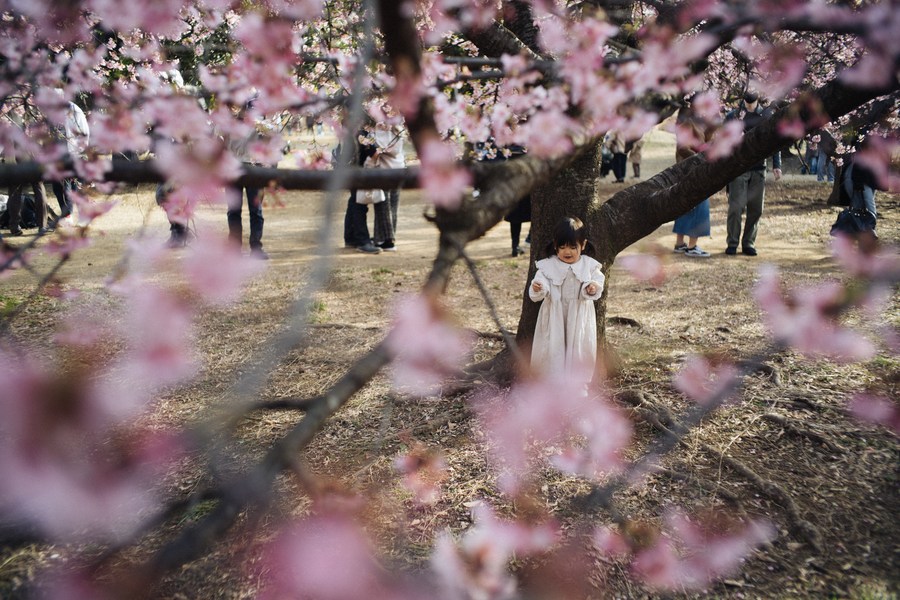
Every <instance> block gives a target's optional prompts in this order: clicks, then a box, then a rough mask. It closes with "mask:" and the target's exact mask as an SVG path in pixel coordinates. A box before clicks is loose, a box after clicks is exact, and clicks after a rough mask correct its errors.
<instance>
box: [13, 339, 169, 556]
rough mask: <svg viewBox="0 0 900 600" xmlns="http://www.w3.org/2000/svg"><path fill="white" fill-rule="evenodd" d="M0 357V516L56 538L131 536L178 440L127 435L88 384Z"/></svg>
mask: <svg viewBox="0 0 900 600" xmlns="http://www.w3.org/2000/svg"><path fill="white" fill-rule="evenodd" d="M2 358H3V360H2V361H0V377H2V378H3V381H4V382H5V386H4V395H3V396H2V397H0V479H2V480H3V482H4V485H3V487H2V488H0V512H2V513H4V515H5V517H6V518H7V519H14V520H24V521H27V522H30V523H33V524H35V525H37V526H38V527H40V529H41V530H42V531H44V532H45V533H47V534H48V535H49V536H51V537H52V538H54V539H62V540H73V539H96V540H119V539H122V538H124V537H126V536H128V535H130V534H131V533H132V532H133V531H134V530H135V528H136V527H137V526H138V525H139V524H140V522H141V521H142V520H143V519H145V518H148V517H149V516H151V514H152V512H153V511H154V510H155V507H156V504H157V502H158V498H157V495H156V494H155V492H154V487H155V483H156V481H157V480H158V478H159V476H160V474H161V472H162V471H163V470H164V469H165V468H166V466H167V465H168V464H171V462H172V460H173V459H174V458H175V457H176V456H177V455H178V454H179V453H180V446H178V445H177V444H173V443H172V442H173V441H174V439H175V438H172V437H166V438H165V439H163V438H159V437H158V436H156V435H155V434H154V435H138V436H134V435H132V436H130V437H129V436H125V435H124V434H125V433H126V431H124V430H123V429H122V428H121V427H120V426H119V421H118V418H117V417H116V415H112V414H110V413H109V412H108V411H107V407H106V405H105V403H104V402H102V401H100V400H99V398H98V396H97V395H96V394H94V393H92V386H91V385H88V384H87V382H85V381H83V380H81V379H79V378H77V377H72V378H59V376H58V375H57V374H56V373H54V372H53V371H52V370H51V369H49V368H47V366H46V365H43V364H40V363H37V362H36V361H35V360H34V359H31V358H29V357H22V356H17V357H12V356H10V355H9V354H4V355H3V356H2ZM113 431H115V432H116V443H111V442H110V439H109V438H110V437H111V435H112V432H113Z"/></svg>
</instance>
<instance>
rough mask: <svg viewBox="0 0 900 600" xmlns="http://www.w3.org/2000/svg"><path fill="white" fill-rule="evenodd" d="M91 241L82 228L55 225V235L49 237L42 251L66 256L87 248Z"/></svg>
mask: <svg viewBox="0 0 900 600" xmlns="http://www.w3.org/2000/svg"><path fill="white" fill-rule="evenodd" d="M92 243H93V242H92V241H91V238H89V237H88V236H87V234H86V233H85V230H83V229H80V228H78V229H73V228H71V227H59V226H57V228H56V235H54V236H53V237H52V238H50V241H49V242H47V245H46V246H44V252H46V253H47V254H53V255H56V256H59V257H60V258H68V257H69V256H70V255H71V254H72V253H73V252H75V251H76V250H81V249H82V248H87V247H88V246H90V245H91V244H92Z"/></svg>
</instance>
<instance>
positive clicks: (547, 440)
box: [476, 375, 631, 494]
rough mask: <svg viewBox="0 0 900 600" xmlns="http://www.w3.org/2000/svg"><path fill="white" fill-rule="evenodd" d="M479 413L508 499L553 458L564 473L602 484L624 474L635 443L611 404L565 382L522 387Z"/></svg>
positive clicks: (552, 378)
mask: <svg viewBox="0 0 900 600" xmlns="http://www.w3.org/2000/svg"><path fill="white" fill-rule="evenodd" d="M578 381H584V379H579V380H578ZM476 408H477V409H478V410H479V412H480V415H481V420H482V422H483V423H484V427H485V430H486V431H487V432H488V433H489V435H490V439H491V440H492V447H491V457H492V462H493V463H494V467H495V468H496V469H497V470H498V471H499V485H500V488H501V489H502V490H503V491H504V492H506V493H509V494H516V493H518V492H519V491H520V490H521V488H522V485H523V483H524V482H525V481H526V480H527V478H528V475H529V472H530V471H531V470H532V469H535V468H537V467H538V466H539V464H538V463H537V462H536V461H537V459H539V458H541V457H543V456H544V455H548V454H549V455H550V456H551V457H550V460H551V463H552V464H553V465H554V466H556V467H557V468H558V469H560V470H562V471H564V472H568V473H573V474H578V475H582V476H585V477H589V478H591V479H599V478H600V477H602V476H604V475H606V474H609V473H611V472H614V471H616V470H617V469H618V468H619V466H620V463H621V456H620V453H621V451H622V450H623V448H624V447H625V445H626V444H628V442H629V441H630V439H631V425H630V423H629V421H628V420H627V419H626V418H624V417H623V416H622V415H621V414H619V413H618V411H617V410H615V409H614V408H613V407H612V405H611V404H609V403H608V402H607V401H605V400H604V399H602V398H600V397H596V396H592V395H590V394H586V393H585V390H584V389H583V386H582V385H581V384H579V383H576V382H575V380H574V379H569V378H563V377H560V376H553V375H551V376H549V377H546V378H543V379H539V380H535V381H529V382H526V383H523V384H520V385H518V386H516V387H514V388H513V389H512V390H510V392H509V396H508V397H500V398H497V399H494V400H493V401H488V402H479V403H478V405H477V406H476ZM579 440H583V441H579Z"/></svg>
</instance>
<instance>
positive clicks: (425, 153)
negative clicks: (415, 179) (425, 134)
mask: <svg viewBox="0 0 900 600" xmlns="http://www.w3.org/2000/svg"><path fill="white" fill-rule="evenodd" d="M419 158H420V160H421V161H422V167H421V171H420V174H419V181H420V182H421V183H422V189H423V190H424V191H425V195H426V197H427V198H428V200H429V201H430V202H432V203H433V204H434V205H435V206H438V207H440V208H445V209H447V210H454V209H456V208H457V207H459V205H460V202H461V201H462V197H463V194H464V193H465V191H466V189H467V188H468V187H469V186H471V185H472V175H471V174H470V173H469V172H468V171H467V170H466V169H463V168H462V167H460V166H458V165H457V164H456V152H455V150H454V149H453V148H452V147H451V146H450V145H449V144H447V143H445V142H442V141H440V140H438V139H430V140H428V141H426V142H425V143H424V144H423V146H422V148H421V149H420V155H419Z"/></svg>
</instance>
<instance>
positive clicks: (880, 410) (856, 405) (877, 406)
mask: <svg viewBox="0 0 900 600" xmlns="http://www.w3.org/2000/svg"><path fill="white" fill-rule="evenodd" d="M848 408H849V410H850V412H851V413H852V414H853V416H854V417H856V418H857V419H859V420H861V421H865V422H867V423H874V424H875V425H883V426H884V427H887V428H888V429H890V430H891V431H892V432H893V433H894V435H897V436H900V407H898V406H897V402H896V401H893V400H890V399H889V398H885V397H882V396H873V395H871V394H854V396H853V398H851V399H850V402H849V404H848Z"/></svg>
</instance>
